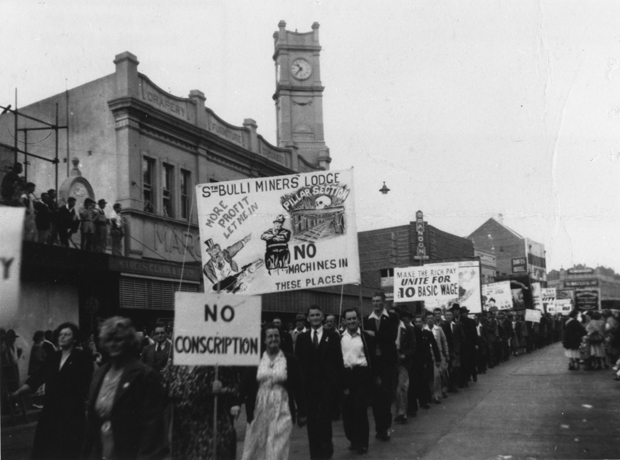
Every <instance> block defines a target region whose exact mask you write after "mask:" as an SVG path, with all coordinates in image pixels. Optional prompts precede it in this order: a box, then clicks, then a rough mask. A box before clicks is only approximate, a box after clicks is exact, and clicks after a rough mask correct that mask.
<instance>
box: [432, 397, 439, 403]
mask: <svg viewBox="0 0 620 460" xmlns="http://www.w3.org/2000/svg"><path fill="white" fill-rule="evenodd" d="M433 402H434V403H435V404H441V399H439V398H433Z"/></svg>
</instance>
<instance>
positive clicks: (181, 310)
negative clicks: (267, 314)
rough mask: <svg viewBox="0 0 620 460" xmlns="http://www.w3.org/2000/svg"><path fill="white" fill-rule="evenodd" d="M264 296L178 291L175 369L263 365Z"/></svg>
mask: <svg viewBox="0 0 620 460" xmlns="http://www.w3.org/2000/svg"><path fill="white" fill-rule="evenodd" d="M260 321H261V299H260V297H248V296H235V295H230V294H226V295H225V294H219V295H218V294H195V293H190V292H177V293H176V294H175V301H174V342H173V343H172V346H173V347H174V354H173V363H174V365H175V366H214V365H216V364H218V365H225V366H256V365H258V364H259V362H260V348H261V347H260Z"/></svg>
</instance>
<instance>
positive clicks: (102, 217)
mask: <svg viewBox="0 0 620 460" xmlns="http://www.w3.org/2000/svg"><path fill="white" fill-rule="evenodd" d="M106 204H108V202H107V201H106V200H104V199H103V198H102V199H100V200H99V201H97V207H95V210H96V211H97V214H96V217H95V251H97V252H105V249H106V247H107V246H108V225H109V221H110V220H109V219H108V216H107V215H106V213H105V211H104V209H105V205H106Z"/></svg>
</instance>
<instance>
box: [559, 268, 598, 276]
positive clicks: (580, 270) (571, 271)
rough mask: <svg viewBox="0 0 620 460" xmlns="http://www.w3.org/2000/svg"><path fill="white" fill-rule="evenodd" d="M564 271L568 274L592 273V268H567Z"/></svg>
mask: <svg viewBox="0 0 620 460" xmlns="http://www.w3.org/2000/svg"><path fill="white" fill-rule="evenodd" d="M566 271H567V272H568V274H569V275H591V274H593V273H594V269H592V268H569V269H568V270H566Z"/></svg>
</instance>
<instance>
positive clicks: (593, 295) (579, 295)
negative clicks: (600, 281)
mask: <svg viewBox="0 0 620 460" xmlns="http://www.w3.org/2000/svg"><path fill="white" fill-rule="evenodd" d="M575 307H576V308H578V309H579V310H600V309H601V289H600V288H590V289H586V288H579V289H575Z"/></svg>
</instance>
